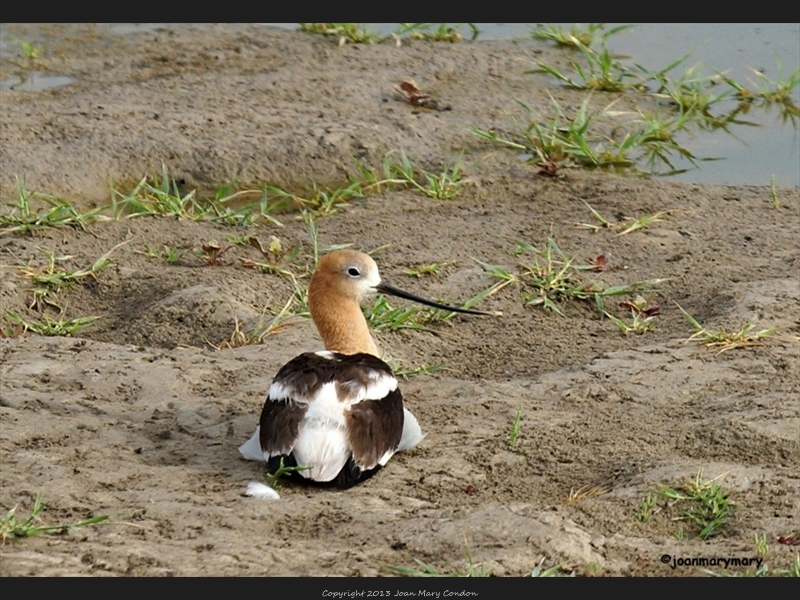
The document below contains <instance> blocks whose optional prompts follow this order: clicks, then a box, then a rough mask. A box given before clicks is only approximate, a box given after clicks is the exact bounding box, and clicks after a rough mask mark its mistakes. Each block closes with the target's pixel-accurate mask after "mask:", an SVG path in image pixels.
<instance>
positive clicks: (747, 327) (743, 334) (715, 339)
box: [676, 303, 777, 354]
mask: <svg viewBox="0 0 800 600" xmlns="http://www.w3.org/2000/svg"><path fill="white" fill-rule="evenodd" d="M676 306H677V307H678V308H679V309H680V311H681V312H682V313H683V315H684V316H685V317H686V320H687V321H689V323H691V325H692V327H693V328H694V333H693V334H692V335H691V336H689V338H687V340H686V342H687V343H688V342H697V343H698V344H700V345H701V346H706V347H707V348H709V349H711V350H716V351H717V354H722V353H723V352H727V351H728V350H736V349H738V348H752V347H754V346H763V345H764V341H765V340H766V339H768V338H769V337H770V336H772V335H774V334H775V332H776V331H777V328H774V327H773V328H771V329H760V330H758V331H753V329H754V328H755V324H754V323H746V324H744V325H742V327H741V329H739V330H738V331H727V330H725V329H718V330H716V331H711V330H709V329H707V328H706V327H705V326H703V325H701V324H700V323H699V322H698V321H697V319H695V318H694V317H693V316H692V315H690V314H689V313H688V312H687V311H685V310H684V309H683V308H682V307H681V306H680V305H679V304H677V303H676Z"/></svg>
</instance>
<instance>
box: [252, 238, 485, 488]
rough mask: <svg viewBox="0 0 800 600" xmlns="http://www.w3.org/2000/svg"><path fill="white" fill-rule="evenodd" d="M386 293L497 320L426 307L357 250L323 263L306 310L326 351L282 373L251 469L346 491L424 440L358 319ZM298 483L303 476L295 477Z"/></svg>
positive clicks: (257, 436)
mask: <svg viewBox="0 0 800 600" xmlns="http://www.w3.org/2000/svg"><path fill="white" fill-rule="evenodd" d="M378 292H380V293H384V294H390V295H393V296H397V297H400V298H404V299H407V300H412V301H414V302H418V303H421V304H425V305H428V306H432V307H434V308H439V309H442V310H448V311H453V312H459V313H466V314H473V315H498V314H500V313H490V312H483V311H476V310H469V309H466V308H455V307H452V306H447V305H445V304H440V303H438V302H433V301H431V300H426V299H425V298H421V297H419V296H416V295H414V294H411V293H410V292H406V291H404V290H401V289H399V288H395V287H393V286H391V285H389V284H387V283H384V282H383V281H382V280H381V277H380V274H379V272H378V266H377V264H376V263H375V260H374V259H373V258H372V257H371V256H369V255H368V254H365V253H363V252H358V251H356V250H351V249H343V250H335V251H333V252H330V253H328V254H326V255H325V256H323V257H322V258H321V259H320V260H319V263H318V265H317V268H316V270H315V271H314V274H313V275H312V277H311V280H310V282H309V285H308V307H309V311H310V313H311V317H312V319H313V321H314V324H315V325H316V327H317V331H318V332H319V335H320V337H321V338H322V341H323V344H324V346H325V349H324V350H320V351H317V352H305V353H303V354H300V355H299V356H297V357H295V358H293V359H292V360H290V361H289V362H288V363H286V364H285V365H284V366H283V367H281V368H280V369H279V370H278V373H277V374H276V375H275V378H274V379H273V380H272V384H271V385H270V387H269V391H268V393H267V399H266V401H265V402H264V407H263V409H262V411H261V416H260V419H259V424H258V426H257V427H256V430H255V433H253V435H252V436H251V437H250V438H249V439H248V440H247V441H246V442H245V443H244V444H242V445H241V446H240V447H239V452H240V453H241V455H242V456H243V457H244V458H246V459H248V460H256V461H265V462H266V463H267V469H268V470H269V471H270V472H271V473H274V472H275V471H276V470H278V469H279V468H280V466H281V465H282V466H284V467H295V469H292V470H291V474H292V476H293V477H295V478H301V479H303V480H305V481H307V482H311V483H316V484H321V485H327V486H331V487H336V488H339V489H347V488H350V487H352V486H354V485H356V484H358V483H361V482H362V481H365V480H367V479H369V478H370V477H372V476H373V475H374V474H375V473H377V472H378V471H379V470H380V469H381V467H384V466H385V465H386V463H387V462H388V461H389V459H390V458H391V457H392V456H393V455H394V454H395V453H397V452H401V451H404V450H409V449H411V448H413V447H414V446H416V445H417V444H418V443H419V442H420V441H422V439H423V438H424V437H425V434H423V433H422V429H421V427H420V425H419V422H418V421H417V419H416V417H415V416H414V415H413V414H412V413H411V411H409V410H408V409H407V408H405V407H404V406H403V398H402V395H401V393H400V390H399V389H398V386H397V379H396V378H395V376H394V374H393V372H392V368H391V367H390V366H389V365H388V364H387V363H386V362H384V361H383V360H382V359H381V358H380V351H379V350H378V346H377V345H376V343H375V340H374V339H373V337H372V334H371V333H370V330H369V326H368V325H367V320H366V318H365V317H364V313H363V312H362V311H361V302H362V301H363V300H365V299H366V298H367V297H369V296H371V295H372V294H375V293H378ZM298 476H299V477H298ZM246 495H248V496H254V497H258V498H264V499H277V498H279V497H280V496H279V494H278V493H277V491H275V490H274V489H273V488H272V487H270V486H268V485H266V484H263V483H258V482H251V483H250V484H249V485H248V488H247V492H246Z"/></svg>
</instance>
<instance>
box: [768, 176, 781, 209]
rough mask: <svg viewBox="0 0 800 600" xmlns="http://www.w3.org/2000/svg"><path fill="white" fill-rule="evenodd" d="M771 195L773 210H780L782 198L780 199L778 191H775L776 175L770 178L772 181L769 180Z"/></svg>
mask: <svg viewBox="0 0 800 600" xmlns="http://www.w3.org/2000/svg"><path fill="white" fill-rule="evenodd" d="M769 193H770V196H771V197H772V208H780V206H781V201H780V198H778V190H776V189H775V175H773V176H772V177H770V180H769Z"/></svg>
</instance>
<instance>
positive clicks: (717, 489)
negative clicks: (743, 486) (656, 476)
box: [656, 472, 734, 540]
mask: <svg viewBox="0 0 800 600" xmlns="http://www.w3.org/2000/svg"><path fill="white" fill-rule="evenodd" d="M720 477H721V476H718V477H715V478H714V479H709V480H705V479H703V477H702V473H701V472H698V474H697V476H696V477H695V478H694V479H689V480H687V481H686V482H684V483H683V485H681V486H679V487H677V488H673V487H670V486H666V485H665V486H662V487H661V489H660V490H658V491H657V492H656V493H657V494H658V495H659V496H660V497H661V498H664V499H665V500H666V501H667V508H668V509H669V511H670V512H671V513H672V514H673V515H674V516H673V517H672V519H673V520H674V521H683V522H685V523H687V524H689V525H693V526H694V529H695V531H696V535H697V537H698V538H700V539H701V540H707V539H709V538H712V537H714V536H717V535H719V533H720V532H721V530H722V528H723V527H724V526H725V525H726V523H727V522H728V520H729V519H730V517H731V515H732V514H733V509H734V504H733V502H731V500H730V498H729V492H728V491H727V490H726V489H725V488H723V487H722V486H721V485H720V484H719V483H717V479H719V478H720Z"/></svg>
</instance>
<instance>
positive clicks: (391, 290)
mask: <svg viewBox="0 0 800 600" xmlns="http://www.w3.org/2000/svg"><path fill="white" fill-rule="evenodd" d="M375 289H376V290H378V291H379V292H383V293H384V294H391V295H392V296H397V297H398V298H405V299H406V300H413V301H414V302H419V303H420V304H426V305H428V306H432V307H434V308H439V309H441V310H449V311H452V312H457V313H464V314H467V315H484V316H496V313H490V312H483V311H480V310H469V309H466V308H456V307H455V306H447V305H446V304H439V303H438V302H433V301H432V300H426V299H425V298H420V297H419V296H415V295H414V294H411V293H409V292H406V291H405V290H401V289H398V288H396V287H393V286H391V285H388V284H386V283H379V284H378V285H376V286H375Z"/></svg>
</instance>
